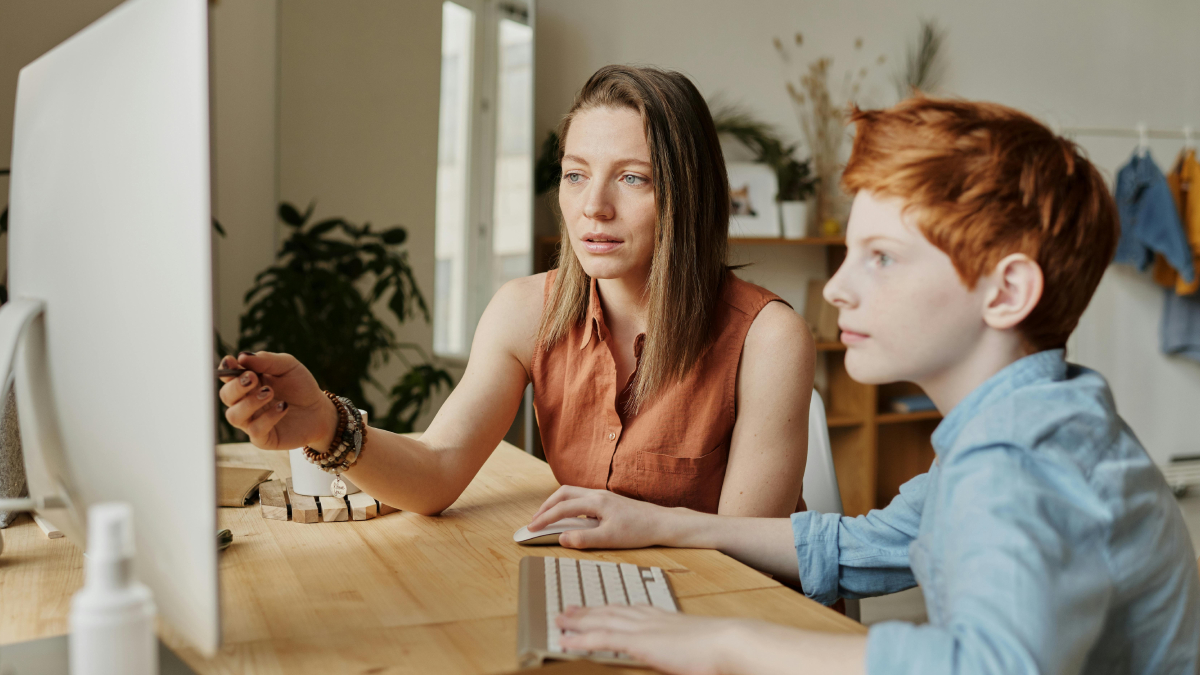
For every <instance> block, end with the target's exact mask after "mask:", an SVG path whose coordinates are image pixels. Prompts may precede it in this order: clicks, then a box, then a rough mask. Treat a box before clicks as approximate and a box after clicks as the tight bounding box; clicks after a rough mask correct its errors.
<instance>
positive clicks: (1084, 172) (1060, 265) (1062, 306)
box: [842, 97, 1120, 350]
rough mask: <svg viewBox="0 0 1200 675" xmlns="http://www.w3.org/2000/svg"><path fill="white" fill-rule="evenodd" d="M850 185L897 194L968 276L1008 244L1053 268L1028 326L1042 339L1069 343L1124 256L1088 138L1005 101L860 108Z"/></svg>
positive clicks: (854, 117)
mask: <svg viewBox="0 0 1200 675" xmlns="http://www.w3.org/2000/svg"><path fill="white" fill-rule="evenodd" d="M850 119H851V121H852V122H853V123H855V124H856V125H857V134H856V136H855V139H854V149H853V151H852V152H851V154H850V161H849V163H848V164H847V165H846V170H845V173H844V174H843V175H842V187H843V188H844V189H845V190H846V191H847V192H850V193H854V192H857V191H858V190H868V191H870V192H871V193H873V194H875V195H879V196H887V197H896V198H899V199H900V200H902V201H903V202H904V204H905V208H906V209H911V210H912V212H913V213H914V215H915V218H916V224H917V226H918V227H919V228H920V230H921V232H922V233H923V234H924V235H925V238H926V239H928V240H929V241H930V242H931V243H932V244H933V245H934V246H937V247H938V248H939V249H941V250H942V251H944V252H945V253H946V255H948V256H950V260H951V261H952V262H953V263H954V267H955V269H956V270H957V271H958V274H959V276H960V277H961V278H962V280H963V283H965V284H966V285H967V287H968V288H974V287H975V283H976V282H977V281H978V280H979V277H981V276H983V275H985V274H988V273H989V272H991V271H992V270H993V269H995V266H996V264H997V263H999V262H1000V260H1001V259H1003V258H1004V257H1005V256H1007V255H1009V254H1012V253H1024V254H1026V255H1028V256H1029V257H1030V258H1031V259H1033V260H1035V261H1036V262H1037V264H1038V265H1039V266H1040V267H1041V269H1042V275H1043V276H1044V279H1045V288H1044V290H1043V292H1042V298H1041V300H1040V301H1039V302H1038V304H1037V307H1035V308H1034V310H1033V312H1031V313H1030V314H1029V316H1028V317H1026V319H1025V320H1024V321H1023V322H1021V324H1020V325H1019V326H1018V330H1020V331H1021V334H1022V336H1023V337H1024V338H1025V340H1026V341H1027V342H1029V343H1030V344H1031V345H1032V346H1033V347H1034V348H1035V349H1037V350H1043V349H1052V348H1056V347H1063V346H1065V345H1066V342H1067V336H1069V335H1070V334H1071V331H1072V330H1074V329H1075V325H1076V324H1077V323H1079V317H1080V315H1082V314H1083V310H1084V308H1086V307H1087V304H1088V302H1089V301H1090V300H1091V298H1092V293H1094V292H1095V290H1096V286H1097V285H1098V284H1099V283H1100V277H1101V276H1102V275H1103V274H1104V269H1105V268H1106V267H1107V266H1108V263H1109V261H1110V260H1112V257H1113V253H1114V251H1115V248H1116V245H1117V237H1118V234H1119V232H1120V229H1119V228H1120V225H1119V224H1118V219H1117V209H1116V204H1115V203H1114V202H1113V198H1112V195H1111V194H1109V191H1108V187H1107V186H1106V184H1105V182H1104V179H1103V177H1102V176H1101V175H1100V172H1099V171H1097V170H1096V168H1095V167H1094V166H1092V164H1091V162H1089V161H1088V160H1087V159H1086V158H1085V157H1084V156H1083V153H1082V152H1081V151H1080V148H1079V147H1078V146H1077V145H1075V144H1074V143H1072V142H1071V141H1068V140H1066V139H1064V138H1061V137H1059V136H1056V135H1055V134H1054V133H1053V132H1051V131H1050V130H1049V129H1047V128H1046V127H1045V125H1043V124H1041V123H1040V122H1038V121H1037V120H1035V119H1033V118H1032V117H1030V116H1028V115H1026V114H1024V113H1022V112H1019V111H1017V110H1013V109H1012V108H1008V107H1005V106H1002V105H997V104H995V103H974V102H968V101H958V100H950V99H936V98H924V97H914V98H910V99H908V100H906V101H903V102H901V103H899V104H897V105H895V106H893V107H891V108H888V109H886V110H859V109H857V108H855V109H854V110H853V111H852V113H851V118H850Z"/></svg>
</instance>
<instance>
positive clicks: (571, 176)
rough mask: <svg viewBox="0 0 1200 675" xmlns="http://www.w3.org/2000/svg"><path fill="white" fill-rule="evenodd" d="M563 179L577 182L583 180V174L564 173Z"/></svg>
mask: <svg viewBox="0 0 1200 675" xmlns="http://www.w3.org/2000/svg"><path fill="white" fill-rule="evenodd" d="M563 180H565V181H567V182H568V183H578V182H579V181H581V180H583V176H581V175H579V174H577V173H574V172H571V173H564V174H563Z"/></svg>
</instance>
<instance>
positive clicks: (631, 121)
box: [558, 108, 658, 280]
mask: <svg viewBox="0 0 1200 675" xmlns="http://www.w3.org/2000/svg"><path fill="white" fill-rule="evenodd" d="M558 205H559V207H560V208H561V209H562V215H563V220H564V221H565V222H566V226H567V233H568V234H569V235H570V237H571V249H572V250H573V251H575V256H576V257H577V258H579V262H580V264H581V265H583V271H584V272H586V273H587V274H588V276H590V277H592V278H594V279H618V278H634V279H639V280H644V279H645V278H647V277H649V275H650V262H651V260H652V259H653V257H654V240H655V236H654V226H655V222H656V221H657V220H658V209H657V207H656V206H655V204H654V183H653V182H652V172H651V167H650V148H649V146H648V145H647V144H646V134H645V132H644V131H643V128H642V116H641V115H640V114H639V113H638V112H637V111H636V110H631V109H629V108H591V109H588V110H584V111H582V112H579V113H577V114H576V115H575V118H574V119H573V120H571V126H570V129H569V130H568V131H567V138H566V140H565V146H564V153H563V161H562V182H561V184H560V185H559V190H558Z"/></svg>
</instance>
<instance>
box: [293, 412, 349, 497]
mask: <svg viewBox="0 0 1200 675" xmlns="http://www.w3.org/2000/svg"><path fill="white" fill-rule="evenodd" d="M358 412H359V414H360V415H362V420H363V426H366V425H367V413H366V411H365V410H359V411H358ZM288 462H289V463H290V464H291V465H292V492H295V493H296V494H301V495H308V496H309V497H332V496H333V490H332V486H333V474H331V473H326V472H325V471H323V470H321V468H320V467H318V466H317V465H316V464H313V463H312V462H310V461H308V459H306V458H305V457H304V448H296V449H294V450H288ZM342 482H344V483H345V484H346V494H348V495H352V494H354V493H355V492H362V488H360V487H358V486H357V485H355V484H354V483H351V482H350V479H349V478H346V477H345V476H342Z"/></svg>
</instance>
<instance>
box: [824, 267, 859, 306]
mask: <svg viewBox="0 0 1200 675" xmlns="http://www.w3.org/2000/svg"><path fill="white" fill-rule="evenodd" d="M844 270H845V263H843V264H842V266H841V267H839V268H838V271H837V272H836V273H835V274H834V275H833V278H832V279H830V280H829V282H828V283H826V284H825V290H824V291H823V292H822V295H824V296H825V300H826V301H827V302H828V303H829V304H831V305H833V306H834V307H837V308H838V309H848V308H851V307H853V306H854V305H855V304H856V303H857V298H856V297H855V295H854V293H852V292H851V290H850V287H849V285H848V284H847V283H846V275H845V274H844Z"/></svg>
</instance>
